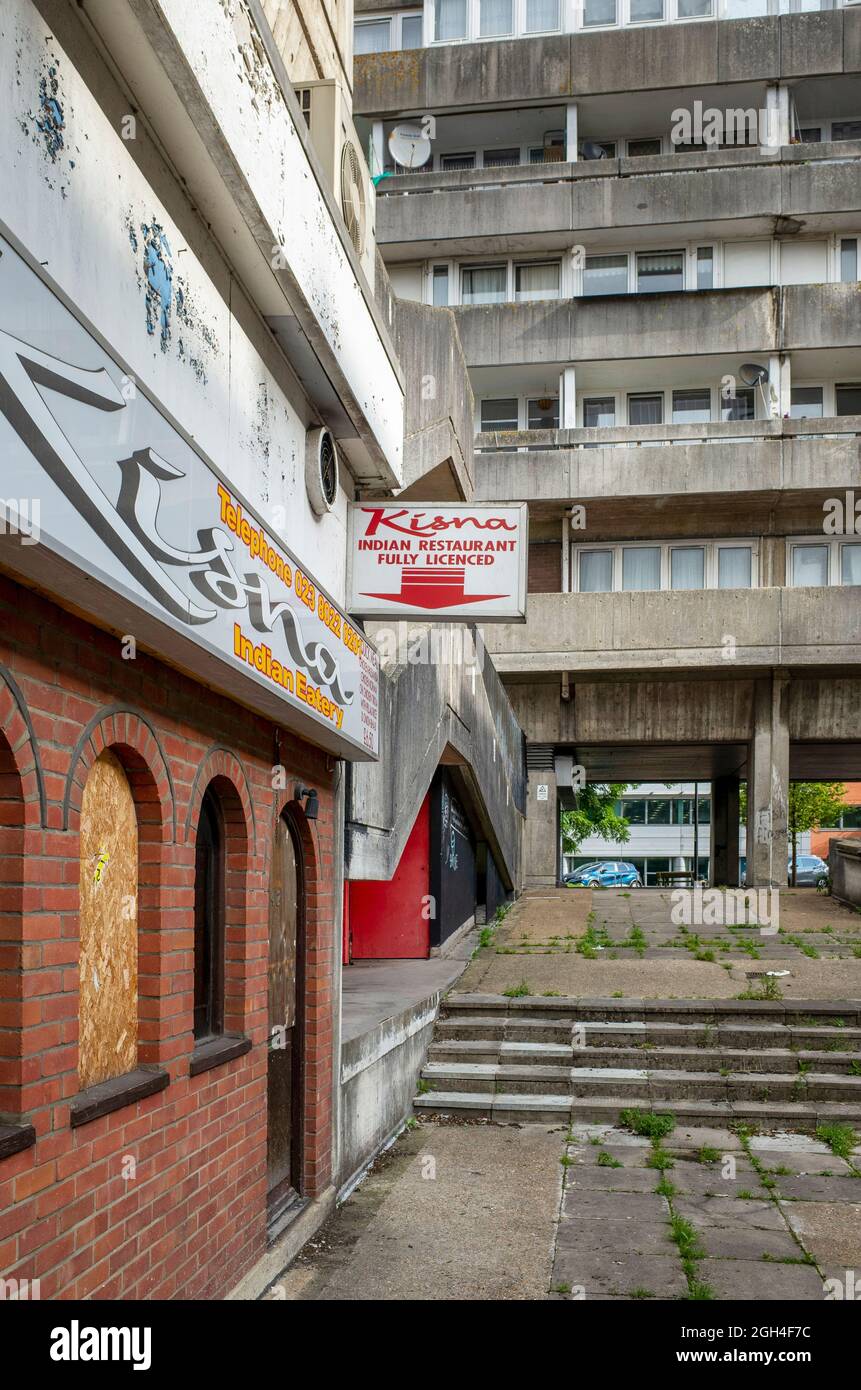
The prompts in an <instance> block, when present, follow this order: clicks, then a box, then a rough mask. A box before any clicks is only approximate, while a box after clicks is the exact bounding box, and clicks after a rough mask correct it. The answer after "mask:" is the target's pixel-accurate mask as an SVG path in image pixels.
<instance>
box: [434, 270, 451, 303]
mask: <svg viewBox="0 0 861 1390" xmlns="http://www.w3.org/2000/svg"><path fill="white" fill-rule="evenodd" d="M431 299H432V303H433V304H435V305H436V307H437V308H438V309H441V308H445V306H446V305H447V304H448V266H447V265H435V266H434V268H433V277H432V281H431Z"/></svg>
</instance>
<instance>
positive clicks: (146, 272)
mask: <svg viewBox="0 0 861 1390" xmlns="http://www.w3.org/2000/svg"><path fill="white" fill-rule="evenodd" d="M123 224H124V226H125V230H126V235H127V236H128V240H129V246H130V247H131V249H132V252H133V254H134V256H135V275H136V277H137V283H138V289H140V290H141V291H142V292H143V295H144V312H145V316H146V331H147V333H148V334H149V335H150V337H156V336H158V342H159V347H160V348H161V351H162V352H164V353H166V352H168V351H170V350H171V348H173V349H174V351H175V352H176V356H177V358H178V359H179V361H180V362H185V363H186V364H187V365H188V366H189V367H190V368H191V370H192V371H193V372H194V375H195V377H196V378H197V380H198V382H199V383H200V385H201V386H205V385H206V381H207V372H206V361H207V358H211V357H217V356H218V353H219V351H220V348H219V344H218V339H217V338H216V335H215V333H214V331H213V329H212V328H210V326H209V324H208V323H207V322H206V320H205V319H204V317H203V315H202V313H201V312H200V310H199V309H198V307H197V304H196V300H195V297H194V293H193V291H192V289H191V287H190V286H189V283H188V279H187V277H185V276H183V275H178V274H175V272H174V263H173V262H174V255H173V250H172V248H171V244H170V241H169V240H168V237H167V233H166V232H165V230H164V228H163V226H162V225H161V223H160V222H158V221H157V220H156V219H155V218H154V217H153V218H151V219H150V221H149V222H141V223H140V224H139V227H140V237H139V236H138V227H137V226H136V220H135V216H134V213H133V211H132V209H131V208H129V209H128V210H127V211H126V213H125V216H124V218H123ZM175 323H176V325H177V327H176V331H174V326H175Z"/></svg>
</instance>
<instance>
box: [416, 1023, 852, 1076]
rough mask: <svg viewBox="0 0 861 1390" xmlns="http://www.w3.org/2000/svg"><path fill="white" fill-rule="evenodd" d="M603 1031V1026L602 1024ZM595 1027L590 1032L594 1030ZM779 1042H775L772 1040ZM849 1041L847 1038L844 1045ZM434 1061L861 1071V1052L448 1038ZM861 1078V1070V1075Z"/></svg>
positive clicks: (435, 1049) (432, 1055) (435, 1046)
mask: <svg viewBox="0 0 861 1390" xmlns="http://www.w3.org/2000/svg"><path fill="white" fill-rule="evenodd" d="M598 1026H600V1025H598ZM592 1027H594V1025H590V1027H589V1030H588V1031H590V1032H591V1031H592ZM769 1041H773V1039H769ZM842 1041H843V1039H842V1038H841V1042H842ZM428 1060H429V1061H430V1062H438V1063H443V1064H449V1065H457V1064H459V1063H470V1062H474V1063H485V1064H496V1065H499V1064H501V1065H509V1066H519V1065H529V1064H533V1065H535V1066H553V1065H557V1066H573V1067H607V1068H610V1067H627V1068H635V1069H636V1068H640V1069H642V1068H645V1069H646V1070H648V1071H654V1070H657V1069H667V1070H670V1071H694V1072H719V1071H725V1070H726V1071H733V1072H773V1073H775V1072H785V1073H787V1074H790V1075H792V1076H796V1075H799V1074H801V1073H802V1072H806V1071H808V1070H809V1071H810V1072H813V1073H815V1072H828V1073H832V1074H833V1073H838V1074H840V1075H855V1074H856V1073H855V1071H853V1069H854V1068H857V1069H861V1057H859V1053H858V1052H851V1051H845V1052H834V1051H828V1052H823V1051H816V1050H813V1049H804V1048H796V1049H795V1050H793V1049H790V1048H788V1047H773V1046H769V1047H762V1046H759V1047H757V1048H756V1049H746V1048H743V1047H724V1046H721V1045H720V1043H718V1044H716V1045H715V1046H714V1047H712V1048H709V1049H705V1048H702V1047H694V1046H692V1047H661V1046H658V1045H657V1044H655V1043H652V1042H649V1043H647V1044H643V1043H641V1044H639V1045H638V1046H635V1047H630V1046H628V1045H616V1046H613V1045H607V1044H606V1043H604V1044H602V1045H600V1046H594V1045H593V1046H586V1047H574V1046H573V1045H572V1044H571V1043H568V1044H566V1043H555V1042H527V1043H522V1042H516V1041H512V1042H506V1041H498V1040H497V1041H486V1040H485V1041H476V1040H461V1039H445V1040H443V1041H440V1042H433V1043H431V1045H430V1048H429V1051H428ZM859 1074H861V1071H859Z"/></svg>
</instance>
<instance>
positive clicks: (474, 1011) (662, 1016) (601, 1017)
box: [442, 962, 861, 1028]
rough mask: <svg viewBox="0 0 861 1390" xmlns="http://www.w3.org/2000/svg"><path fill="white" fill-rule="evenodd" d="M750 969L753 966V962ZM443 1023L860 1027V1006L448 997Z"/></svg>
mask: <svg viewBox="0 0 861 1390" xmlns="http://www.w3.org/2000/svg"><path fill="white" fill-rule="evenodd" d="M751 964H752V965H753V964H755V963H754V962H751ZM442 1015H443V1018H445V1019H453V1018H455V1017H463V1016H466V1017H483V1018H485V1019H487V1018H491V1017H494V1018H505V1019H511V1018H523V1017H526V1018H530V1019H532V1020H539V1019H543V1020H545V1021H547V1022H552V1021H555V1020H566V1021H570V1022H572V1023H573V1022H575V1021H579V1022H602V1021H603V1022H619V1023H621V1022H638V1023H645V1022H652V1023H659V1022H666V1023H682V1022H687V1023H705V1024H712V1025H717V1024H721V1023H724V1024H725V1023H729V1022H733V1023H746V1024H757V1023H763V1022H770V1023H783V1024H785V1025H788V1026H795V1027H798V1026H801V1027H805V1026H808V1027H809V1026H818V1027H840V1028H844V1027H845V1028H859V1027H861V1002H859V1000H857V999H854V1000H849V999H847V1000H836V1001H835V1000H823V999H796V1000H788V999H780V1000H762V1001H757V1000H747V999H600V998H594V997H590V998H574V997H562V996H544V995H526V996H523V997H518V998H516V999H510V998H508V997H507V996H506V995H502V994H465V993H464V994H456V993H455V994H449V995H448V996H447V997H446V999H445V1001H444V1005H443V1010H442Z"/></svg>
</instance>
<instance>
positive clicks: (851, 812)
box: [840, 806, 861, 830]
mask: <svg viewBox="0 0 861 1390" xmlns="http://www.w3.org/2000/svg"><path fill="white" fill-rule="evenodd" d="M840 829H841V830H861V806H844V808H843V812H842V814H841V816H840Z"/></svg>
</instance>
